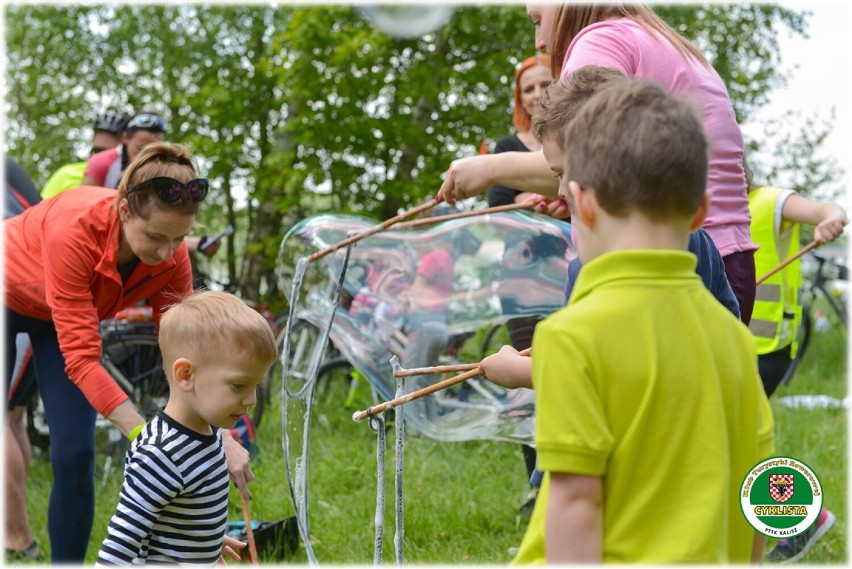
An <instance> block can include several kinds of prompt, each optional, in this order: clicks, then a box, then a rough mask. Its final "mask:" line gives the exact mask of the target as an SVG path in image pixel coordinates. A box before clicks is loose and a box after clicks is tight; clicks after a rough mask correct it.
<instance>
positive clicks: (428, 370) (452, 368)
mask: <svg viewBox="0 0 852 569" xmlns="http://www.w3.org/2000/svg"><path fill="white" fill-rule="evenodd" d="M531 352H532V348H527V349H526V350H521V351H520V352H518V355H519V356H528V355H530V353H531ZM478 367H479V364H455V365H446V366H431V367H413V368H411V369H400V370H397V371H394V372H393V376H394V377H396V378H400V377H413V376H415V375H434V374H438V373H454V372H457V371H470V370H472V369H476V368H478Z"/></svg>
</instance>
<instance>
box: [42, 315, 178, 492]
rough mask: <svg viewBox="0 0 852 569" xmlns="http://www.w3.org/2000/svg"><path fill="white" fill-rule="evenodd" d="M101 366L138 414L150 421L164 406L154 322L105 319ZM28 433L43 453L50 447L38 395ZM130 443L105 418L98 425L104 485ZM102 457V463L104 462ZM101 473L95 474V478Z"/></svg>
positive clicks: (163, 381) (97, 447)
mask: <svg viewBox="0 0 852 569" xmlns="http://www.w3.org/2000/svg"><path fill="white" fill-rule="evenodd" d="M101 337H102V346H103V347H102V363H103V366H104V368H106V370H107V371H108V372H109V374H110V375H111V376H112V378H113V379H114V380H115V382H116V383H117V384H118V385H119V386H120V387H121V388H122V389H123V390H124V392H125V393H126V394H127V396H128V397H129V398H130V400H131V401H132V402H133V403H134V405H136V407H137V409H138V410H139V412H140V413H141V414H142V415H143V416H144V417H145V418H146V419H150V418H151V417H153V416H154V415H155V414H156V413H157V411H159V410H160V409H162V408H163V407H164V406H165V403H166V401H167V399H168V393H169V388H168V382H167V381H166V376H165V373H164V372H163V360H162V356H161V354H160V347H159V345H158V344H157V336H156V333H155V332H154V323H153V322H145V321H143V322H139V321H135V322H134V321H127V320H120V319H116V320H105V321H103V322H101ZM27 432H28V434H29V437H30V441H31V442H32V444H33V445H34V446H36V447H38V448H40V449H42V450H43V451H46V450H47V449H48V448H49V447H50V431H49V429H48V427H47V421H46V420H45V417H44V406H43V404H42V401H41V398H40V397H38V393H36V396H34V397H33V398H32V399H31V400H30V402H29V403H28V407H27ZM128 445H129V441H127V439H126V437H124V436H123V435H122V434H121V432H120V431H119V430H118V429H116V428H115V427H114V426H113V425H112V423H110V422H109V421H108V420H107V419H105V418H103V417H100V416H99V417H98V418H97V420H96V422H95V453H96V456H97V457H98V458H96V461H95V464H96V466H97V465H98V464H101V465H102V467H101V468H100V471H101V472H100V474H101V482H102V484H103V483H105V482H106V480H107V478H108V477H109V475H110V473H111V472H112V468H113V465H114V464H115V462H116V460H120V457H121V456H122V455H123V454H124V452H125V451H126V450H127V446H128ZM101 458H103V460H101ZM97 474H98V472H96V475H97Z"/></svg>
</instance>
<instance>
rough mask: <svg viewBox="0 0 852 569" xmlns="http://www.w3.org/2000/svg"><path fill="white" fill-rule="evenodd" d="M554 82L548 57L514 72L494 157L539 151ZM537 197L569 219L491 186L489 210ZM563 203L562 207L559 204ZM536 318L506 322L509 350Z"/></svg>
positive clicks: (524, 511) (529, 458)
mask: <svg viewBox="0 0 852 569" xmlns="http://www.w3.org/2000/svg"><path fill="white" fill-rule="evenodd" d="M552 81H553V76H552V75H551V70H550V56H549V55H546V54H539V55H535V56H533V57H530V58H527V59H525V60H524V61H523V62H522V63H521V65H520V66H519V67H518V69H517V71H515V89H514V97H513V100H514V109H513V112H512V123H513V124H514V125H515V134H510V135H508V136H504V137H503V138H501V139H500V140H498V141H497V145H496V146H495V147H494V154H499V153H501V152H537V151H539V150H541V143H540V142H539V141H538V140H536V138H535V136H533V133H532V125H531V120H530V117H531V116H532V113H533V109H535V107H536V105H538V100H539V99H540V98H541V96H542V95H543V94H544V90H545V89H546V88H547V86H548V85H550V83H551V82H552ZM532 196H537V197H538V198H539V199H540V200H541V202H542V203H541V204H540V205H539V206H538V211H540V212H542V213H544V212H545V211H546V212H547V213H550V215H553V216H554V217H560V218H564V217H567V216H568V207H567V204H564V202H562V200H560V199H558V198H557V199H552V198H545V197H543V196H541V195H539V194H533V193H531V192H526V191H521V190H517V189H514V188H510V187H508V186H503V185H499V184H497V185H494V186H491V188H490V189H489V190H488V206H489V207H494V206H498V205H509V204H513V203H520V202H522V201H525V200H527V199H529V198H530V197H532ZM560 202H562V203H560ZM523 246H525V245H524V244H523V243H517V242H512V240H511V239H510V240H509V241H508V242H507V243H506V249H507V250H509V249H512V248H515V247H523ZM538 321H539V318H537V317H534V316H531V317H525V318H512V319H511V320H509V321H508V322H506V327H507V328H508V330H509V338H510V342H511V344H512V346H513V347H514V348H515V349H516V350H518V351H520V350H525V349H527V348H529V347H530V346H531V345H532V336H533V331H534V330H535V325H536V324H537V323H538ZM521 450H523V453H524V463H525V465H526V467H527V475H532V472H533V470H534V469H535V458H536V457H535V449H533V447H531V446H527V445H524V446H522V447H521ZM536 494H537V488H533V489H532V491H531V492H530V496H529V498H528V499H527V502H526V503H525V504H524V505H523V506H522V507H521V510H520V512H519V514H520V515H521V516H522V517H527V516H529V514H530V513H532V507H533V505H534V504H535V496H536Z"/></svg>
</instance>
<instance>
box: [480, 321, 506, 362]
mask: <svg viewBox="0 0 852 569" xmlns="http://www.w3.org/2000/svg"><path fill="white" fill-rule="evenodd" d="M511 343H512V341H511V338H510V337H509V328H508V326H507V325H506V324H505V323H504V324H495V325H493V326H491V328H489V330H488V332H487V333H486V334H485V338H484V339H483V340H482V348H481V349H480V350H479V354H480V356H479V359H482V358H485V357H488V356H490V355H491V354H496V353H497V352H498V351H500V348H502V347H503V346H506V345H508V344H511Z"/></svg>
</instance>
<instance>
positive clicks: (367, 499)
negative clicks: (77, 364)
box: [27, 325, 848, 564]
mask: <svg viewBox="0 0 852 569" xmlns="http://www.w3.org/2000/svg"><path fill="white" fill-rule="evenodd" d="M847 352H848V346H847V334H846V331H845V330H844V329H843V328H842V327H841V326H839V325H835V326H834V328H833V329H832V330H831V331H830V332H828V333H826V334H821V335H816V336H815V337H814V339H813V340H812V345H811V348H810V349H809V351H808V353H807V355H806V358H805V360H804V361H803V363H802V365H801V367H800V370H799V371H798V373H797V375H796V376H795V377H794V379H793V381H792V382H791V384H790V385H789V386H782V387H781V388H780V389H779V391H778V393H777V394H776V395H775V396H773V401H772V407H773V411H774V413H775V423H776V447H777V449H778V453H779V454H783V455H788V456H793V457H796V458H799V459H800V460H802V461H804V462H806V463H807V464H808V465H810V467H811V468H812V469H813V470H814V471H815V472H816V473H817V474H818V475H819V477H820V479H821V481H822V484H823V489H824V494H825V504H826V507H827V508H829V509H830V510H832V511H833V512H834V513H835V515H836V516H837V523H836V525H835V527H834V528H833V529H832V530H831V531H830V532H829V533H828V534H827V535H826V536H825V537H823V538H822V539H821V540H820V541H819V542H818V543H817V545H816V546H815V547H814V548H813V549H812V550H811V551H810V552H809V553H808V555H807V556H806V557H805V558H804V559H803V560H802V563H809V564H810V563H824V564H846V562H847V559H848V556H847V527H848V515H847V484H846V482H847V479H848V474H847V468H848V467H847V456H848V442H847V412H846V410H845V409H810V410H809V409H790V408H787V407H785V406H783V405H782V404H781V403H780V398H781V397H783V396H785V395H796V394H826V395H830V396H833V397H836V398H838V399H842V398H844V397H845V396H846V395H847V371H846V369H847V367H846V366H847V363H846V362H847ZM315 411H316V410H315ZM351 413H352V410H350V409H345V408H343V407H342V406H328V407H326V408H324V409H320V410H319V411H317V412H315V417H314V424H313V427H312V435H313V437H312V452H311V463H310V478H309V480H310V482H309V486H310V500H311V536H312V542H313V546H314V551H315V553H316V555H317V557H318V559H319V561H320V562H321V563H323V564H328V563H333V564H343V563H346V564H350V563H354V564H370V563H372V561H373V533H374V528H373V519H374V515H375V504H376V439H375V435H374V434H373V433H372V432H371V431H370V429H369V428H368V427H367V425H366V423H361V424H355V423H353V422H352V421H351V419H350V417H351ZM258 439H259V441H260V445H261V452H260V455H259V457H258V459H257V461H256V463H255V464H254V466H253V469H254V472H255V474H256V476H257V479H256V480H255V482H254V483H252V485H251V489H252V493H253V495H254V497H253V500H252V501H251V511H252V517H253V518H254V519H258V520H277V519H281V518H284V517H287V516H290V515H291V514H292V512H293V508H292V505H291V502H290V494H289V490H288V488H287V480H286V474H285V466H284V462H283V454H282V451H281V435H280V417H274V416H271V415H270V416H267V417H265V418H264V421H263V424H262V425H261V428H260V429H259V433H258ZM392 445H393V431H392V430H391V431H389V432H388V452H387V461H388V464H387V480H388V482H387V483H388V495H387V508H386V522H385V523H386V527H385V539H384V558H385V562H387V563H392V562H393V560H394V552H393V538H394V535H393V534H394V518H393V508H394V506H393V492H394V491H393V448H392ZM120 478H121V472H120V470H119V471H118V472H115V473H114V474H113V476H112V477H111V479H110V481H109V483H108V484H107V486H106V487H105V488H100V487H98V491H97V505H96V514H95V524H94V529H93V531H92V538H91V541H90V543H89V550H88V555H87V562H94V561H95V559H96V556H97V551H98V548H99V547H100V543H101V541H102V540H103V537H104V535H105V534H106V526H107V523H108V521H109V518H110V516H111V515H112V513H113V509H114V507H115V503H116V501H117V497H118V490H119V488H120ZM50 479H51V474H50V467H49V464H48V462H47V460H46V458H43V457H40V458H37V459H36V460H35V461H34V465H33V468H32V472H31V475H30V479H29V483H28V487H27V490H28V502H29V512H30V516H31V525H32V527H33V528H34V532H35V537H36V539H37V540H38V541H39V543H40V544H42V546H43V547H44V548H45V549H49V542H48V537H47V530H46V512H47V497H48V494H49V490H50ZM404 488H405V540H404V554H405V560H406V562H407V563H429V564H433V563H442V564H456V563H463V564H505V563H508V562H509V560H510V559H511V554H510V553H509V548H511V547H513V546H517V545H518V543H519V542H520V540H521V537H522V536H523V533H524V529H525V523H524V522H523V521H521V520H519V519H517V518H516V511H517V509H518V507H519V506H520V505H521V504H522V503H523V502H524V501H525V499H526V495H527V492H528V490H529V487H528V484H527V482H526V473H525V469H524V465H523V460H522V457H521V451H520V448H519V447H518V446H516V445H512V444H508V443H493V442H468V443H440V442H436V441H433V440H430V439H427V438H423V437H414V436H409V437H407V440H406V446H405V474H404ZM230 511H231V515H230V517H229V519H232V520H241V519H242V513H241V509H240V500H239V496H238V494H237V492H236V490H232V492H231V504H230ZM262 561H267V562H277V563H295V564H303V563H305V562H306V557H305V554H304V549H303V548H301V547H300V548H299V550H298V551H297V552H296V553H295V554H294V555H292V556H290V557H288V558H287V559H286V560H284V561H280V560H274V559H265V560H262Z"/></svg>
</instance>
